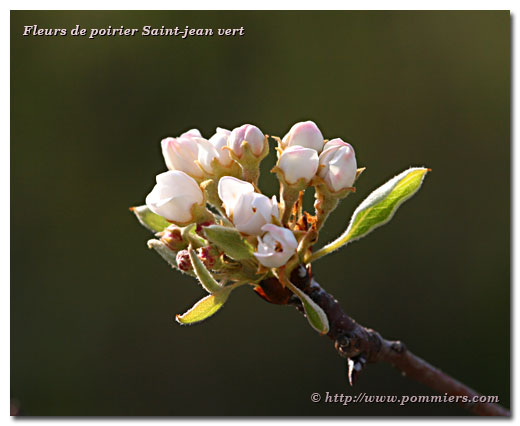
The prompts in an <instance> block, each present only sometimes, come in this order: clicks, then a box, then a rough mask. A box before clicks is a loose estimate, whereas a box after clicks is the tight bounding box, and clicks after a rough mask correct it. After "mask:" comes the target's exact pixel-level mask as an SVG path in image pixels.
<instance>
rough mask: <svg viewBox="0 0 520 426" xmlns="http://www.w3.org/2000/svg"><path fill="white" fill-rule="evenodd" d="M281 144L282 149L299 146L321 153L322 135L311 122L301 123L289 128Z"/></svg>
mask: <svg viewBox="0 0 520 426" xmlns="http://www.w3.org/2000/svg"><path fill="white" fill-rule="evenodd" d="M282 144H283V146H284V147H289V146H294V145H299V146H303V147H304V148H311V149H315V150H316V151H318V152H321V150H322V149H323V135H322V134H321V132H320V129H319V128H318V126H316V123H314V122H313V121H302V122H300V123H296V124H295V125H294V126H292V127H291V130H289V133H287V134H286V135H285V136H284V138H283V141H282Z"/></svg>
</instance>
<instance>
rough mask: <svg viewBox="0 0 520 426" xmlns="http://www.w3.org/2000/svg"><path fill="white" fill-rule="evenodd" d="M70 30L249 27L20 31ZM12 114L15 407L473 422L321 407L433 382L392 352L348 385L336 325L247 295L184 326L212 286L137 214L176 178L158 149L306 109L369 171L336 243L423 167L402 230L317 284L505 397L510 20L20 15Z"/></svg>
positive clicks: (371, 408) (14, 39)
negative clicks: (182, 319)
mask: <svg viewBox="0 0 520 426" xmlns="http://www.w3.org/2000/svg"><path fill="white" fill-rule="evenodd" d="M76 24H80V25H81V27H83V28H92V27H94V28H103V27H107V26H108V25H112V26H113V27H118V26H121V25H124V26H125V27H130V28H142V27H143V26H144V25H152V26H154V27H160V26H161V25H164V26H166V27H175V26H179V27H181V28H182V27H184V26H186V25H189V26H190V27H201V28H214V29H215V28H224V27H225V28H238V27H241V26H243V27H244V28H245V36H243V37H235V38H231V37H230V38H224V37H216V36H214V37H212V38H208V37H197V38H196V37H192V38H189V39H186V40H181V39H177V38H171V37H141V36H135V37H115V38H110V37H98V38H97V39H94V40H89V39H88V38H80V37H71V36H66V37H33V36H30V37H23V36H22V33H23V26H24V25H38V26H39V27H41V28H66V29H68V30H70V29H71V28H73V27H75V25H76ZM11 105H12V108H11V138H12V140H11V173H12V191H11V238H12V240H11V392H12V397H13V398H16V399H17V400H19V401H20V403H21V406H22V410H23V412H24V413H25V414H29V415H37V416H43V415H53V416H56V415H162V416H165V415H183V416H186V415H198V416H202V415H226V416H230V415H241V416H244V415H291V416H300V415H302V416H309V415H319V416H349V415H370V416H378V415H399V416H407V415H416V416H417V415H465V414H466V412H465V411H463V410H462V409H461V408H459V407H458V406H456V405H455V404H430V405H427V404H409V405H406V406H404V407H402V406H399V405H388V404H371V405H369V404H358V405H354V404H352V405H349V406H347V407H344V406H341V405H332V404H324V403H320V404H313V403H312V402H311V401H310V394H311V393H312V392H321V393H325V392H326V391H328V392H331V393H353V394H357V393H359V392H366V393H367V394H369V395H404V394H408V395H428V394H432V393H433V392H432V391H430V390H429V389H428V388H426V387H424V386H422V385H420V384H417V383H415V382H412V381H410V380H409V379H407V378H406V377H403V376H401V375H400V374H399V372H397V371H396V370H394V369H393V368H391V367H390V366H388V365H370V366H368V368H367V369H366V371H365V372H364V373H363V375H362V377H361V378H360V380H359V383H358V384H357V385H356V387H355V388H354V389H352V388H350V387H349V386H348V384H347V379H346V368H345V362H344V360H342V359H340V358H339V357H338V356H337V355H336V353H335V351H334V349H333V347H332V344H331V342H330V341H329V340H328V339H327V338H324V337H320V336H318V334H317V333H315V332H314V331H313V330H312V329H311V328H310V327H309V326H308V325H307V322H306V321H305V319H304V318H303V317H302V316H301V315H300V314H299V313H297V312H296V311H295V310H294V309H293V308H287V307H279V306H275V305H270V304H267V303H265V302H263V301H262V300H261V299H260V298H258V297H257V296H256V295H255V294H254V293H253V292H252V291H250V290H249V289H246V288H243V289H240V290H239V291H237V292H235V293H233V295H232V297H231V298H230V300H229V302H228V304H227V306H226V307H225V308H224V309H223V310H222V312H219V313H218V314H217V315H216V316H215V317H214V318H211V319H210V320H208V321H207V322H206V323H204V324H201V325H198V326H192V327H181V326H179V325H177V324H175V323H174V315H175V314H177V313H182V312H184V311H185V310H186V309H187V308H188V307H190V306H191V305H192V304H193V303H194V302H195V301H196V300H197V299H198V298H200V297H201V296H202V295H203V292H202V290H201V289H200V287H199V286H198V285H197V284H196V283H195V282H194V281H192V280H191V279H189V278H186V277H183V276H181V275H180V274H179V273H175V272H173V271H172V270H171V269H170V268H169V267H168V266H167V265H166V264H165V263H164V261H163V260H162V259H161V258H160V257H159V256H158V255H157V254H155V253H154V252H152V251H150V250H148V249H147V247H146V241H147V239H148V238H150V235H149V234H148V232H147V231H146V230H145V229H144V228H142V227H141V226H140V225H139V224H138V223H137V221H136V220H135V218H134V217H133V215H132V214H131V213H130V212H129V211H128V207H129V206H132V205H139V204H142V203H143V201H144V198H145V196H146V194H147V193H148V191H149V190H150V189H151V188H152V186H153V184H154V178H155V175H156V174H157V173H159V172H161V171H163V170H164V169H165V166H164V164H163V159H162V156H161V153H160V146H159V142H160V140H161V138H163V137H166V136H175V135H178V134H180V133H181V132H183V131H185V130H187V129H190V128H192V127H197V128H199V129H200V130H201V131H202V132H203V134H204V135H205V136H206V137H209V136H211V135H212V134H213V132H214V130H215V128H216V127H217V126H222V127H226V128H233V127H236V126H238V125H241V124H243V123H246V122H248V123H253V124H256V125H257V126H259V127H260V128H261V129H262V130H263V131H264V132H266V133H269V134H271V135H279V136H283V135H284V134H285V132H286V131H287V130H288V129H289V127H290V126H291V125H292V124H293V123H295V122H297V121H301V120H307V119H311V120H314V121H315V122H316V123H317V124H318V125H319V126H320V128H321V129H322V131H323V133H324V135H325V137H327V138H333V137H342V138H344V139H346V140H349V141H350V142H351V143H352V144H353V146H354V147H355V149H356V153H357V158H358V164H359V165H360V166H366V167H367V170H366V172H365V173H364V174H363V176H362V177H361V178H360V180H359V181H358V183H357V189H358V191H357V192H356V194H354V195H352V196H350V197H349V198H348V199H346V200H345V201H344V202H343V203H342V204H341V205H340V207H339V208H338V209H337V210H336V211H335V213H334V215H333V217H332V218H331V219H329V221H328V224H327V227H326V230H324V231H323V233H322V236H321V237H320V240H321V241H322V242H326V241H330V240H331V239H333V238H334V237H336V236H337V235H338V234H339V233H340V232H341V231H342V230H343V229H344V228H345V226H346V224H347V222H348V220H349V218H350V215H351V213H352V211H353V210H354V208H355V207H356V206H357V204H359V203H360V202H361V200H363V198H364V197H365V196H366V195H368V194H369V193H370V192H371V191H372V190H373V189H375V188H376V187H377V186H379V185H380V184H382V183H383V182H385V181H386V180H387V179H389V178H390V177H392V176H393V175H394V174H396V173H398V172H400V171H402V170H404V169H405V168H407V167H409V166H410V165H416V166H417V165H426V166H428V167H430V168H432V169H433V172H432V173H431V174H429V175H428V177H427V179H426V181H425V184H424V185H423V188H422V189H421V191H420V192H419V193H418V195H416V197H415V198H413V199H412V200H410V201H409V202H408V203H406V204H405V205H403V207H402V208H401V209H400V211H399V212H398V213H397V214H396V216H395V218H394V220H393V221H392V222H391V223H390V224H388V225H386V226H385V227H383V228H380V229H378V230H377V231H375V232H374V233H373V234H371V235H370V236H369V237H367V238H365V239H363V240H361V241H358V242H356V243H353V244H352V245H349V246H348V247H347V248H345V249H343V250H342V251H340V252H337V253H335V254H333V255H331V256H329V257H327V258H326V259H324V260H322V261H320V262H318V263H316V265H315V267H314V274H315V276H316V278H317V280H318V281H319V282H320V283H321V284H322V285H323V286H324V287H325V288H326V289H327V290H328V291H329V292H331V293H333V294H334V295H335V296H336V297H337V298H338V300H340V301H341V303H342V305H343V307H344V308H345V309H346V311H347V312H349V313H350V314H351V315H352V317H353V318H355V319H356V320H358V321H359V322H360V323H362V324H364V325H366V326H369V327H372V328H375V329H376V330H378V331H380V332H381V334H382V335H383V336H385V337H387V338H391V339H402V340H403V341H404V342H406V344H407V345H408V347H409V348H410V349H411V350H413V351H414V352H415V353H417V354H418V355H420V356H423V357H424V358H426V359H427V360H428V361H430V362H431V363H433V364H434V365H437V366H438V367H440V368H441V369H443V370H445V371H446V372H448V373H451V374H452V375H454V376H455V377H457V378H458V379H460V380H462V381H463V382H465V383H467V384H468V385H470V386H472V387H474V388H475V389H477V390H478V391H480V392H481V393H483V394H485V395H498V396H499V397H500V400H501V402H502V403H503V404H504V405H506V406H509V398H510V284H509V282H510V237H509V229H510V145H509V137H510V122H509V119H510V15H509V12H508V11H502V12H440V11H439V12H340V11H334V12H327V11H322V12H288V11H280V12H268V11H267V12H240V11H234V12H224V11H223V12H194V11H191V12H12V13H11ZM273 163H274V152H271V154H270V157H269V159H268V160H266V161H265V164H264V166H265V172H266V173H264V176H262V180H261V186H262V188H263V189H264V191H265V192H266V193H268V194H273V193H275V192H276V188H275V179H274V177H273V176H272V175H269V174H268V173H267V171H268V170H269V169H270V167H272V165H273ZM308 201H309V203H310V202H312V199H309V200H308Z"/></svg>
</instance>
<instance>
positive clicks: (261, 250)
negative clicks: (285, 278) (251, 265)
mask: <svg viewBox="0 0 520 426" xmlns="http://www.w3.org/2000/svg"><path fill="white" fill-rule="evenodd" d="M262 231H265V232H266V234H265V235H264V236H263V237H262V238H260V237H258V248H257V251H256V252H255V253H254V255H255V256H256V258H257V259H258V261H259V262H260V263H261V264H262V265H264V266H267V267H268V268H279V267H280V266H283V265H285V264H286V263H287V261H288V260H289V259H290V258H291V257H292V256H293V255H294V253H296V247H298V242H297V241H296V238H295V236H294V234H293V233H292V232H291V231H290V230H289V229H287V228H282V227H280V226H276V225H273V224H268V225H264V226H263V227H262Z"/></svg>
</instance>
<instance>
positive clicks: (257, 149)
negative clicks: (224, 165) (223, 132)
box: [227, 124, 264, 158]
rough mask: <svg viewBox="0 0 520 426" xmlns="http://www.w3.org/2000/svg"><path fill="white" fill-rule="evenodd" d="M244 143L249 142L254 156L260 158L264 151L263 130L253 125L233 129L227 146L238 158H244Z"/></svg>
mask: <svg viewBox="0 0 520 426" xmlns="http://www.w3.org/2000/svg"><path fill="white" fill-rule="evenodd" d="M242 142H247V143H248V144H249V147H250V148H251V151H252V152H253V154H254V155H256V156H259V155H260V154H262V152H263V150H264V134H263V133H262V132H261V130H260V129H259V128H258V127H256V126H253V125H252V124H244V125H243V126H240V127H237V128H236V129H233V131H232V132H231V133H230V135H229V137H228V140H227V145H228V147H229V148H231V150H232V151H233V152H234V153H235V155H236V156H237V157H239V158H240V157H242V152H243V149H242Z"/></svg>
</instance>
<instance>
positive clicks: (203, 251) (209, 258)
mask: <svg viewBox="0 0 520 426" xmlns="http://www.w3.org/2000/svg"><path fill="white" fill-rule="evenodd" d="M217 255H218V254H217V253H216V250H215V249H214V248H212V247H200V248H198V249H197V257H198V258H199V259H200V260H202V263H204V266H205V267H206V269H213V267H214V266H215V263H217V258H216V256H217Z"/></svg>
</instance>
